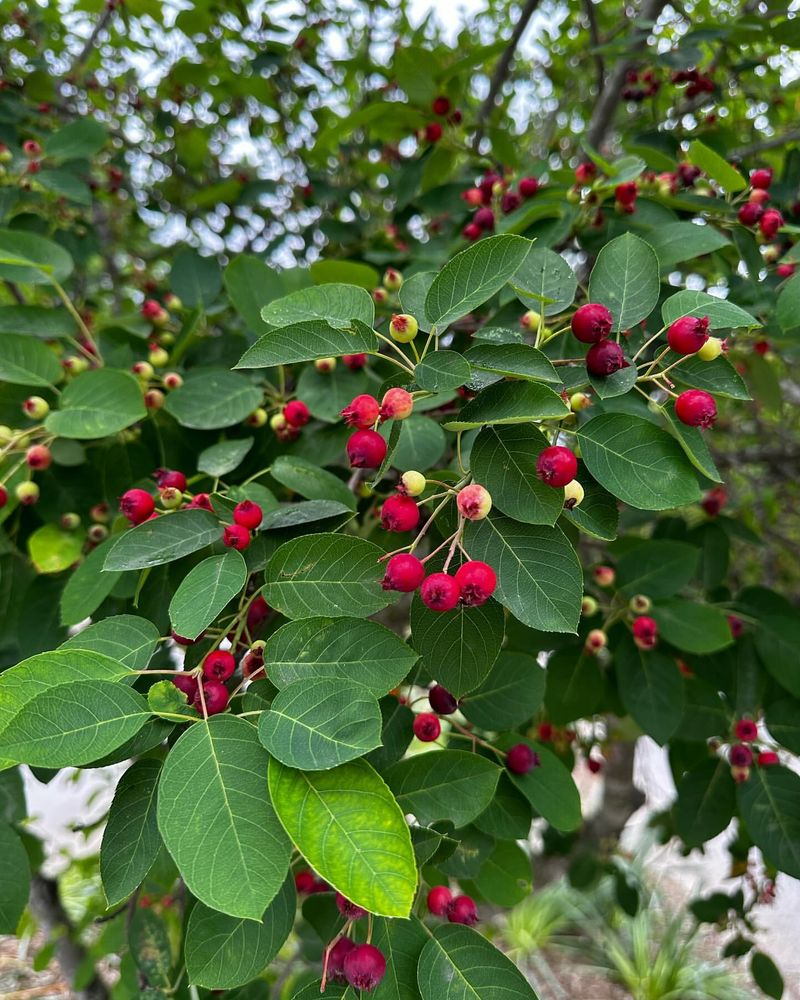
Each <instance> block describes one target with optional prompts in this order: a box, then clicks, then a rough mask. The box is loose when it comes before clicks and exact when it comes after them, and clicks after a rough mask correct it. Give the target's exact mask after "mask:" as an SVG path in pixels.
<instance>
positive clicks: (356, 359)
mask: <svg viewBox="0 0 800 1000" xmlns="http://www.w3.org/2000/svg"><path fill="white" fill-rule="evenodd" d="M366 363H367V356H366V354H343V355H342V364H343V365H344V366H345V368H349V369H350V371H351V372H358V371H361V369H362V368H364V367H365V365H366Z"/></svg>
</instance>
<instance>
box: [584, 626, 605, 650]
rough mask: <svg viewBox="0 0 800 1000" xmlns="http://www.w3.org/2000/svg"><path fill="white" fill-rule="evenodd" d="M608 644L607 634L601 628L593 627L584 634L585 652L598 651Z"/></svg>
mask: <svg viewBox="0 0 800 1000" xmlns="http://www.w3.org/2000/svg"><path fill="white" fill-rule="evenodd" d="M607 644H608V636H607V635H606V634H605V632H604V631H603V630H602V629H601V628H593V629H592V631H591V632H590V633H589V634H588V635H587V636H586V652H587V653H592V654H593V653H599V652H600V650H601V649H605V647H606V645H607Z"/></svg>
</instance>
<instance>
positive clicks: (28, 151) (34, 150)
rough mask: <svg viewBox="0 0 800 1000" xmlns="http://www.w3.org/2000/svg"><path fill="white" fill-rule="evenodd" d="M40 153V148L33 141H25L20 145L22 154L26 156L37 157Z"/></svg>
mask: <svg viewBox="0 0 800 1000" xmlns="http://www.w3.org/2000/svg"><path fill="white" fill-rule="evenodd" d="M41 151H42V147H41V146H40V145H39V143H38V142H37V141H36V140H35V139H26V140H25V142H23V144H22V152H23V153H24V154H25V155H26V156H38V155H39V154H40V153H41Z"/></svg>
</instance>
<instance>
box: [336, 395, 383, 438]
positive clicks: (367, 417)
mask: <svg viewBox="0 0 800 1000" xmlns="http://www.w3.org/2000/svg"><path fill="white" fill-rule="evenodd" d="M380 412H381V408H380V404H379V403H378V400H377V399H375V397H374V396H370V395H369V394H368V393H363V394H362V395H361V396H356V397H355V398H354V399H351V400H350V402H349V403H348V404H347V406H345V408H344V409H343V410H342V417H344V422H345V423H346V424H347V426H348V427H358V428H359V429H360V430H366V429H367V428H368V427H372V426H373V425H374V424H375V423H376V422H377V420H378V417H379V416H380Z"/></svg>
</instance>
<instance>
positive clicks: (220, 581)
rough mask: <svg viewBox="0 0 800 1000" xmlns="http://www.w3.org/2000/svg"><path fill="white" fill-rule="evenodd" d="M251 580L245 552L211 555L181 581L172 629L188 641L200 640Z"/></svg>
mask: <svg viewBox="0 0 800 1000" xmlns="http://www.w3.org/2000/svg"><path fill="white" fill-rule="evenodd" d="M246 581H247V564H246V563H245V561H244V557H243V556H242V554H241V552H237V551H236V550H235V549H229V550H228V551H227V552H226V553H225V554H224V555H221V556H209V557H208V559H204V560H203V561H202V562H201V563H198V564H197V565H196V566H195V567H193V568H192V569H191V570H190V571H189V572H188V573H187V575H186V576H185V577H184V578H183V580H181V583H180V586H179V587H178V589H177V590H176V591H175V593H174V594H173V596H172V600H171V601H170V602H169V620H170V622H171V623H172V629H173V631H174V632H177V633H178V635H183V636H186V638H187V639H196V638H197V637H198V636H199V635H200V633H201V632H202V631H203V629H204V628H207V627H208V626H209V625H210V624H211V623H212V622H213V621H214V619H215V618H216V617H217V615H218V614H220V612H221V611H223V609H224V608H225V606H226V605H227V604H228V602H229V601H232V600H233V599H234V597H236V596H237V594H239V593H241V591H242V590H243V589H244V585H245V583H246Z"/></svg>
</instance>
